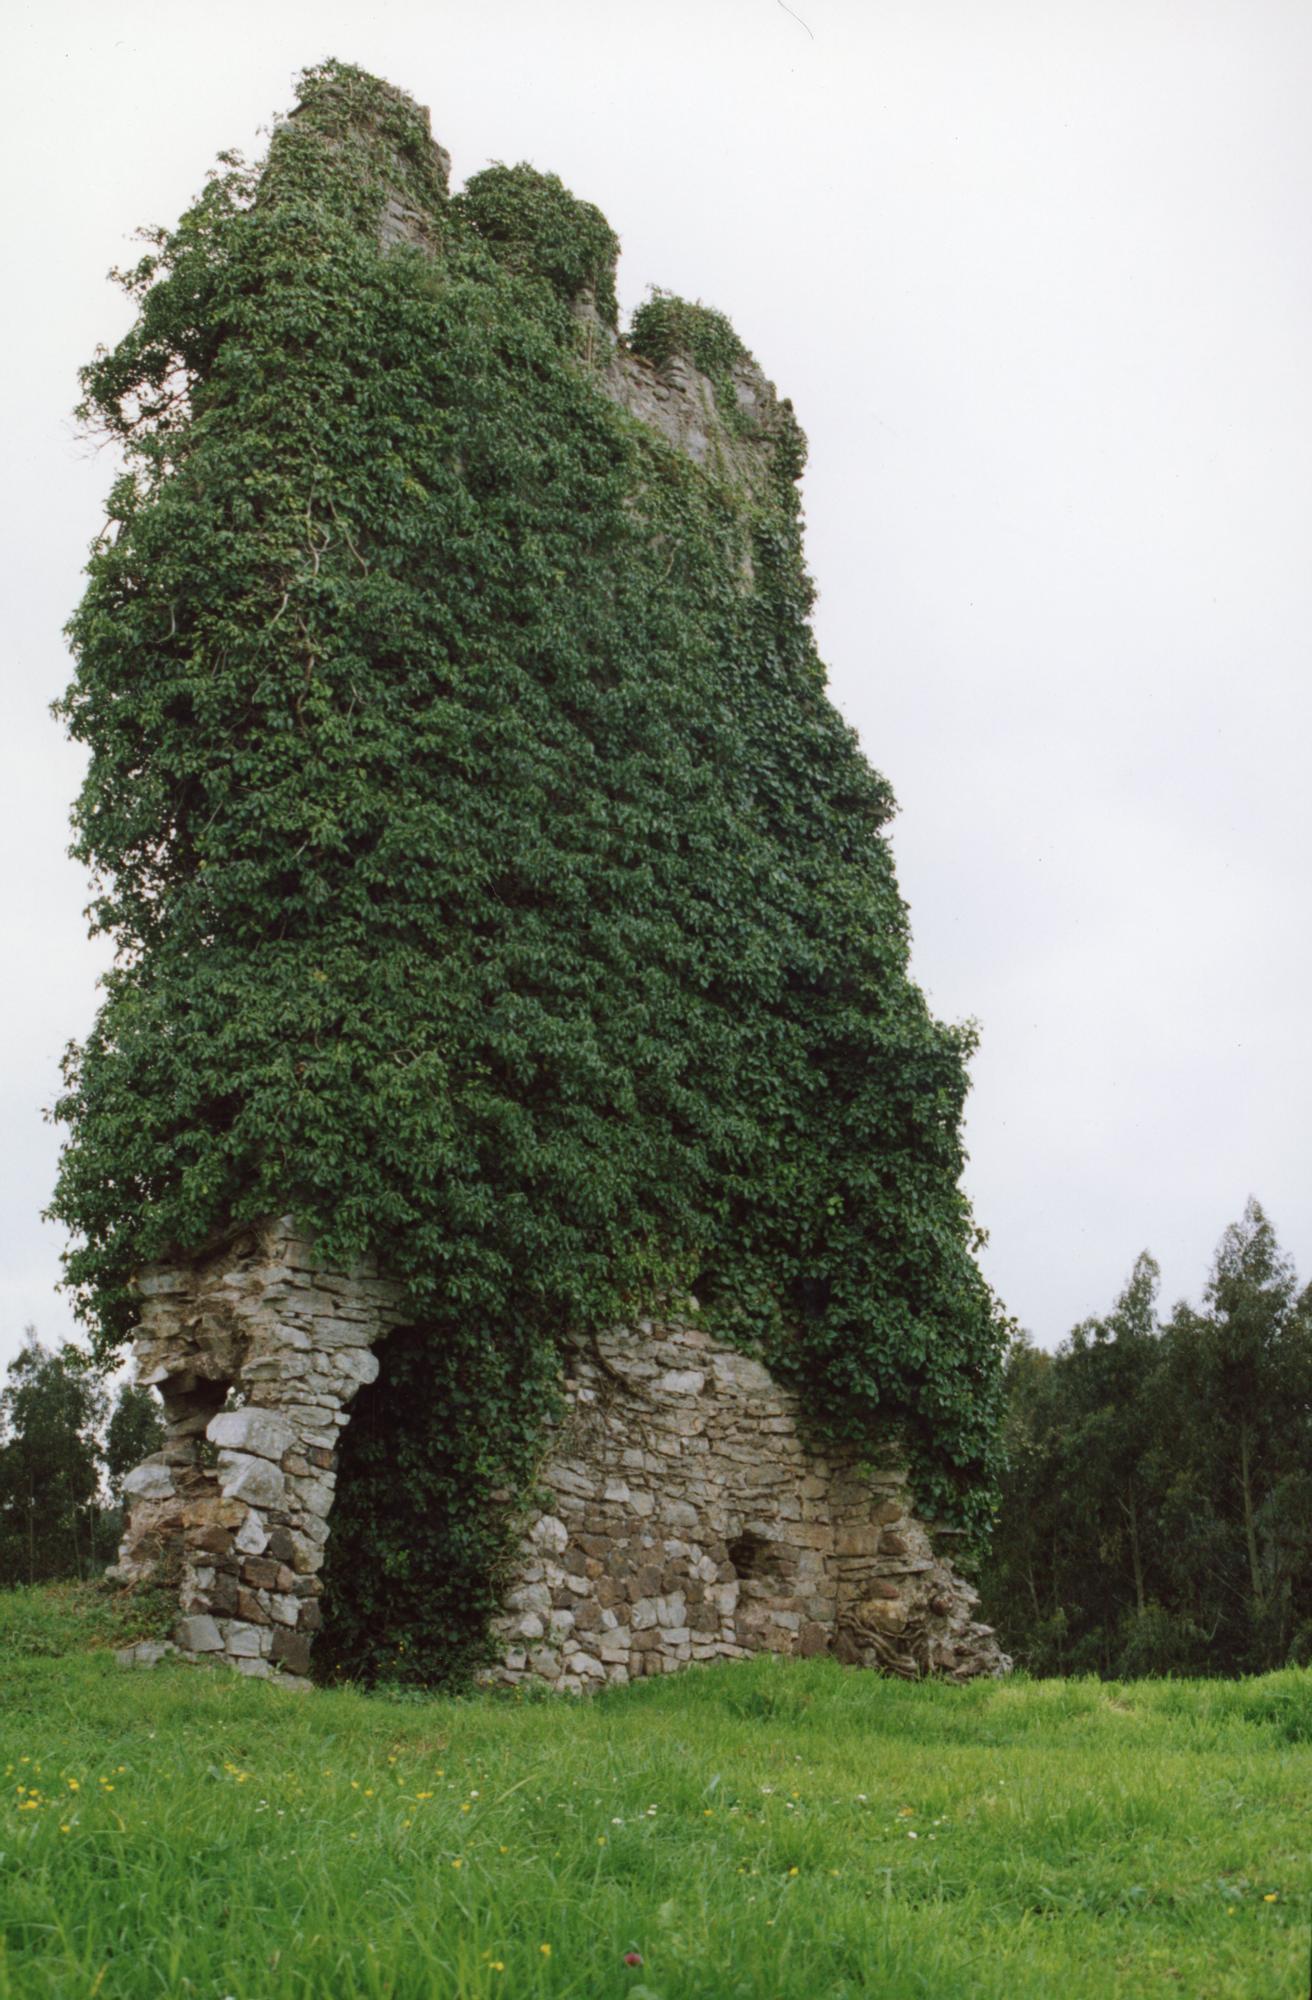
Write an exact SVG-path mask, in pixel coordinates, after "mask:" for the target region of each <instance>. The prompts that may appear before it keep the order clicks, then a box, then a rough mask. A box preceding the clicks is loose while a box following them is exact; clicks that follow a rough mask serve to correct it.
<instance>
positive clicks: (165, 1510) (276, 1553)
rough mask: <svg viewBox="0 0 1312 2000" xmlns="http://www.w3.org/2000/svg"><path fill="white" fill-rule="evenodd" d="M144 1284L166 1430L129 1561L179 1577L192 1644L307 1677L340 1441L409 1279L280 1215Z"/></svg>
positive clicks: (148, 1573)
mask: <svg viewBox="0 0 1312 2000" xmlns="http://www.w3.org/2000/svg"><path fill="white" fill-rule="evenodd" d="M137 1292H138V1295H139V1297H140V1300H141V1325H140V1326H139V1328H138V1329H137V1333H136V1338H135V1352H136V1362H137V1380H138V1381H139V1382H141V1383H143V1384H152V1385H153V1386H155V1387H156V1388H157V1389H158V1390H159V1392H160V1396H161V1399H162V1401H163V1404H164V1416H165V1439H164V1443H163V1445H162V1447H161V1448H160V1450H159V1451H157V1452H156V1453H154V1454H153V1455H152V1457H151V1458H149V1459H147V1460H146V1462H145V1464H144V1465H141V1466H138V1467H137V1468H136V1470H135V1471H133V1472H131V1473H130V1474H129V1475H128V1478H127V1479H126V1480H125V1482H124V1488H125V1492H126V1493H127V1496H128V1499H129V1503H130V1504H129V1517H128V1524H127V1531H126V1534H125V1537H124V1541H123V1546H122V1548H121V1550H120V1553H119V1561H118V1565H117V1569H116V1572H115V1573H116V1574H117V1576H118V1577H119V1578H120V1579H122V1580H124V1581H139V1580H144V1579H151V1580H164V1581H166V1582H167V1583H168V1584H169V1586H170V1588H176V1590H177V1593H178V1605H179V1611H180V1614H181V1615H180V1618H179V1622H178V1626H177V1631H176V1635H175V1637H176V1642H177V1644H178V1646H179V1648H180V1650H181V1651H182V1652H184V1653H186V1654H190V1655H192V1656H196V1657H200V1656H213V1657H214V1658H216V1659H225V1660H227V1661H228V1662H230V1663H231V1664H232V1665H233V1666H236V1667H238V1668H239V1669H240V1670H241V1671H242V1672H243V1673H247V1674H255V1675H267V1674H268V1673H270V1672H271V1671H272V1670H273V1669H274V1668H275V1667H277V1668H279V1669H280V1670H281V1671H282V1673H283V1674H284V1675H285V1676H287V1677H291V1678H297V1679H300V1678H303V1677H304V1676H305V1673H306V1670H307V1668H308V1666H309V1656H310V1644H311V1641H312V1637H313V1634H314V1632H315V1631H316V1630H317V1629H318V1626H319V1623H320V1615H321V1614H320V1609H319V1601H318V1600H319V1595H320V1588H321V1586H320V1580H319V1572H320V1570H321V1569H322V1567H323V1550H324V1544H325V1543H326V1541H327V1539H328V1515H329V1512H330V1510H331V1507H332V1502H333V1494H334V1491H335V1487H336V1467H337V1445H338V1439H339V1436H340V1434H341V1430H342V1427H343V1426H344V1425H345V1424H346V1422H347V1420H348V1413H349V1408H350V1404H351V1401H352V1399H353V1398H354V1396H355V1394H356V1392H357V1390H358V1389H359V1388H360V1386H361V1384H362V1383H366V1382H371V1381H373V1379H374V1378H375V1376H376V1375H377V1373H378V1362H377V1359H376V1358H375V1356H374V1354H373V1353H372V1351H371V1350H372V1348H373V1346H374V1344H375V1342H376V1341H377V1340H378V1339H379V1337H380V1335H382V1334H383V1333H384V1332H385V1331H387V1330H388V1329H389V1328H390V1327H392V1326H393V1325H395V1324H396V1323H397V1322H398V1320H399V1319H400V1317H401V1313H400V1308H399V1303H398V1301H399V1294H398V1289H397V1287H396V1286H395V1285H392V1284H390V1283H388V1282H387V1281H386V1280H383V1279H380V1278H378V1277H377V1276H376V1275H375V1274H374V1273H373V1272H372V1271H369V1270H364V1269H362V1270H359V1271H356V1272H352V1273H349V1274H340V1273H330V1272H324V1271H321V1270H319V1269H318V1268H317V1267H316V1264H315V1260H314V1255H313V1251H312V1249H311V1247H310V1245H309V1244H308V1243H307V1242H306V1241H305V1240H304V1238H302V1237H301V1236H299V1235H298V1233H297V1231H296V1229H295V1227H294V1225H293V1224H292V1223H291V1221H290V1219H288V1218H283V1219H281V1220H279V1221H273V1222H269V1223H267V1224H264V1225H262V1226H260V1227H259V1228H255V1229H251V1230H245V1231H242V1232H240V1233H235V1234H233V1235H232V1236H230V1237H229V1238H227V1239H226V1240H225V1241H224V1242H222V1243H221V1244H220V1245H218V1246H217V1247H211V1248H209V1249H208V1250H207V1251H206V1252H205V1253H203V1254H201V1255H198V1256H197V1257H195V1258H193V1259H191V1260H189V1261H187V1262H179V1263H177V1264H173V1265H169V1266H167V1267H157V1268H155V1269H153V1270H151V1271H148V1272H146V1273H144V1274H143V1275H142V1276H141V1278H140V1279H139V1280H138V1282H137Z"/></svg>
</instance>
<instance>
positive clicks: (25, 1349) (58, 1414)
mask: <svg viewBox="0 0 1312 2000" xmlns="http://www.w3.org/2000/svg"><path fill="white" fill-rule="evenodd" d="M106 1419H108V1434H107V1435H106ZM161 1435H162V1425H161V1423H160V1414H159V1403H158V1401H157V1399H156V1398H155V1397H153V1396H152V1395H151V1394H150V1393H149V1391H148V1390H144V1389H133V1388H129V1387H126V1386H122V1387H120V1388H119V1389H118V1391H117V1392H116V1394H115V1396H114V1399H113V1403H112V1406H111V1401H110V1397H109V1394H108V1392H107V1390H106V1389H105V1387H104V1383H103V1381H102V1379H101V1377H100V1375H99V1374H98V1373H97V1371H96V1370H95V1368H94V1367H93V1366H92V1364H91V1359H90V1356H89V1355H88V1354H87V1353H86V1352H85V1351H84V1350H82V1349H80V1348H78V1347H75V1346H73V1345H72V1344H71V1343H65V1345H63V1346H62V1347H59V1348H56V1349H53V1350H52V1349H50V1348H47V1347H43V1346H42V1345H41V1342H40V1341H39V1340H38V1339H37V1337H36V1334H35V1332H34V1330H33V1329H32V1328H30V1327H29V1328H28V1332H27V1339H26V1341H25V1342H24V1345H23V1346H22V1348H21V1349H20V1350H19V1352H18V1354H17V1355H16V1356H15V1357H14V1359H13V1360H12V1361H11V1362H10V1364H9V1368H8V1371H7V1381H6V1385H5V1387H4V1389H3V1390H0V1587H3V1586H5V1585H9V1584H15V1583H49V1582H52V1581H57V1580H60V1579H63V1578H67V1577H83V1578H85V1577H88V1576H91V1575H94V1574H95V1573H96V1572H97V1571H98V1570H99V1569H100V1568H101V1567H102V1565H103V1564H104V1563H106V1562H108V1561H109V1560H110V1558H111V1556H112V1555H113V1552H114V1549H115V1547H116V1544H117V1541H118V1535H119V1527H120V1520H119V1515H118V1512H117V1511H116V1507H115V1506H114V1505H113V1504H112V1502H111V1505H110V1506H109V1507H106V1504H105V1501H106V1494H105V1490H104V1474H105V1473H106V1472H108V1473H109V1474H110V1478H111V1481H112V1482H113V1484H114V1485H117V1481H118V1479H119V1478H121V1476H122V1473H123V1472H125V1471H127V1470H128V1468H129V1466H131V1465H136V1464H137V1463H138V1462H139V1461H140V1460H141V1459H142V1458H144V1457H145V1456H146V1454H147V1453H148V1452H151V1451H153V1450H154V1449H155V1447H156V1446H157V1445H158V1443H159V1442H160V1438H161ZM124 1450H126V1451H129V1452H130V1453H131V1454H132V1456H131V1457H129V1458H128V1459H127V1460H126V1462H125V1463H123V1464H121V1465H119V1463H118V1459H119V1457H121V1455H122V1452H123V1451H124Z"/></svg>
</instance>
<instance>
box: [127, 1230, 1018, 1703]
mask: <svg viewBox="0 0 1312 2000" xmlns="http://www.w3.org/2000/svg"><path fill="white" fill-rule="evenodd" d="M138 1291H139V1294H140V1297H141V1325H140V1328H139V1330H138V1333H137V1336H136V1357H137V1379H138V1381H140V1382H143V1383H150V1384H153V1385H154V1386H155V1387H156V1388H158V1390H159V1392H160V1395H161V1397H162V1399H163V1403H164V1413H165V1420H166V1426H167V1434H166V1438H165V1442H164V1444H163V1446H162V1448H161V1449H160V1450H159V1451H158V1452H156V1453H155V1454H154V1455H153V1456H152V1457H151V1458H149V1459H148V1460H147V1461H146V1462H145V1464H144V1465H141V1466H138V1467H137V1468H136V1470H135V1471H134V1472H132V1473H130V1474H129V1475H128V1478H127V1480H126V1481H125V1487H126V1491H127V1494H128V1499H129V1518H128V1525H127V1532H126V1535H125V1537H124V1541H123V1547H122V1550H121V1552H120V1557H119V1563H118V1569H117V1574H118V1576H119V1577H120V1578H121V1579H122V1580H123V1581H125V1582H142V1581H147V1580H150V1581H161V1580H162V1581H164V1582H166V1583H167V1584H168V1585H169V1587H170V1588H172V1589H176V1591H177V1594H178V1604H179V1621H178V1626H177V1630H176V1633H175V1641H176V1644H177V1646H178V1648H179V1650H180V1651H181V1652H182V1653H184V1654H185V1655H188V1656H190V1657H192V1658H200V1657H203V1656H212V1657H213V1658H215V1659H223V1660H226V1661H227V1662H228V1663H230V1664H231V1665H233V1666H235V1667H237V1668H239V1669H240V1670H241V1671H242V1672H243V1673H247V1674H259V1675H267V1674H269V1673H270V1672H272V1671H274V1670H275V1669H276V1670H278V1671H279V1672H280V1673H281V1674H282V1675H283V1676H284V1677H286V1678H288V1679H292V1680H303V1679H304V1677H305V1675H306V1672H307V1669H308V1667H309V1661H310V1647H311V1644H312V1641H313V1635H314V1633H315V1632H316V1631H317V1630H318V1628H319V1626H320V1624H321V1623H322V1610H321V1606H320V1603H319V1597H320V1581H319V1572H320V1570H321V1568H322V1566H323V1559H324V1544H325V1543H326V1541H327V1539H328V1533H329V1515H330V1512H331V1509H332V1503H333V1495H334V1489H335V1485H336V1447H337V1441H338V1437H339V1434H340V1432H341V1430H342V1428H343V1426H344V1425H345V1424H346V1423H347V1421H348V1412H349V1406H350V1403H351V1399H352V1398H353V1397H354V1395H355V1393H356V1390H357V1389H358V1388H359V1387H360V1386H361V1384H362V1383H365V1382H371V1381H373V1380H374V1379H375V1377H376V1376H377V1374H378V1369H379V1362H378V1358H377V1357H376V1355H374V1353H373V1352H372V1351H371V1350H372V1348H373V1347H374V1345H375V1344H376V1343H377V1342H378V1341H379V1340H380V1339H381V1338H382V1337H383V1336H384V1335H385V1334H387V1333H388V1332H389V1331H391V1329H392V1328H394V1327H396V1326H398V1325H400V1324H401V1323H402V1320H403V1317H404V1315H403V1312H402V1309H401V1304H400V1295H399V1293H398V1291H397V1288H396V1287H395V1286H394V1285H392V1284H390V1283H389V1282H388V1281H387V1280H385V1279H382V1278H379V1277H378V1276H377V1275H376V1274H375V1273H373V1272H372V1271H368V1270H364V1271H358V1272H355V1273H352V1274H350V1275H342V1274H340V1273H332V1272H324V1271H320V1270H318V1269H317V1268H316V1267H315V1262H314V1256H313V1252H312V1249H311V1247H310V1245H309V1244H308V1243H306V1242H305V1241H304V1240H303V1239H302V1238H300V1237H298V1236H297V1234H296V1232H295V1230H294V1229H293V1228H292V1226H291V1225H290V1223H288V1222H287V1221H285V1220H284V1221H281V1222H271V1223H269V1224H267V1225H266V1226H264V1227H263V1228H260V1229H253V1230H249V1231H246V1232H243V1233H242V1234H241V1235H237V1236H233V1237H231V1238H229V1239H228V1240H227V1241H225V1242H223V1243H221V1244H218V1245H215V1246H212V1247H211V1249H210V1250H209V1252H208V1253H206V1254H204V1255H201V1256H198V1257H197V1258H196V1259H194V1260H193V1261H191V1262H187V1263H179V1264H177V1265H174V1266H170V1267H168V1268H166V1269H157V1270H154V1271H151V1272H149V1273H147V1274H146V1275H145V1276H143V1277H142V1278H141V1279H140V1281H139V1284H138ZM567 1367H568V1372H567V1373H566V1375H565V1378H564V1397H565V1403H564V1415H563V1416H562V1418H561V1419H560V1421H559V1422H558V1423H557V1424H556V1425H555V1427H554V1428H553V1430H552V1431H551V1432H550V1433H549V1434H548V1439H547V1449H546V1453H545V1456H544V1460H543V1465H542V1468H541V1471H540V1474H539V1480H538V1491H539V1495H540V1496H542V1495H545V1496H548V1497H547V1498H546V1504H544V1505H541V1506H539V1507H537V1508H536V1509H535V1510H534V1511H533V1512H532V1513H531V1514H530V1515H529V1516H528V1517H527V1518H526V1519H525V1521H524V1523H523V1534H522V1539H521V1544H520V1548H519V1552H518V1556H517V1559H516V1560H515V1562H514V1564H513V1565H512V1573H511V1576H510V1578H509V1580H508V1587H507V1594H506V1598H505V1603H506V1611H505V1615H504V1616H503V1617H502V1619H501V1620H500V1621H499V1623H498V1626H497V1631H496V1648H495V1664H494V1665H493V1666H492V1667H491V1668H490V1669H489V1678H492V1679H494V1680H498V1681H503V1682H510V1683H518V1682H521V1681H524V1680H530V1679H532V1680H538V1681H541V1682H545V1683H548V1684H550V1685H552V1686H555V1687H559V1688H562V1689H567V1690H570V1691H577V1690H580V1689H583V1688H586V1687H588V1686H592V1685H599V1684H601V1683H602V1682H604V1681H625V1680H628V1679H630V1678H631V1677H633V1676H635V1675H639V1674H647V1673H657V1672H673V1671H674V1670H675V1669H677V1668H679V1667H682V1666H685V1665H687V1664H689V1663H691V1662H693V1661H697V1660H714V1659H742V1658H745V1657H746V1656H747V1655H748V1654H750V1653H755V1652H776V1653H801V1654H815V1653H823V1652H832V1653H834V1654H835V1655H836V1656H837V1657H838V1658H839V1659H841V1660H845V1661H847V1662H849V1663H851V1664H858V1665H867V1666H875V1667H881V1668H883V1669H885V1670H887V1671H891V1672H894V1673H900V1674H905V1675H918V1674H921V1673H938V1674H943V1675H946V1676H948V1677H950V1678H953V1679H966V1678H968V1677H970V1676H971V1675H974V1674H978V1673H996V1672H999V1671H1002V1670H1003V1669H1004V1667H1005V1664H1006V1663H1005V1662H1004V1661H1003V1659H1002V1657H1001V1655H1000V1654H999V1652H998V1649H997V1646H996V1644H995V1642H994V1640H993V1637H992V1634H991V1632H990V1631H989V1628H988V1627H987V1626H982V1625H979V1624H977V1623H976V1622H975V1619H974V1606H975V1593H974V1592H973V1590H971V1588H970V1586H969V1585H968V1584H966V1583H965V1582H964V1581H963V1580H962V1579H961V1578H960V1577H958V1576H957V1575H956V1574H955V1572H954V1571H953V1570H952V1568H951V1566H950V1564H949V1563H947V1562H946V1561H945V1560H944V1559H943V1558H942V1556H941V1555H938V1554H936V1553H935V1551H934V1548H933V1546H932V1543H931V1540H930V1536H929V1532H928V1531H927V1529H926V1528H925V1527H924V1525H923V1524H922V1523H921V1522H919V1521H917V1520H916V1519H915V1517H914V1515H913V1514H912V1512H911V1508H910V1502H909V1497H908V1494H907V1490H906V1482H905V1477H904V1475H903V1474H902V1473H900V1472H899V1471H897V1470H896V1469H885V1470H883V1471H878V1472H872V1471H871V1470H870V1469H869V1468H868V1467H865V1466H862V1465H861V1464H860V1463H859V1461H858V1459H857V1457H856V1455H855V1453H851V1452H849V1453H833V1452H823V1453H822V1452H819V1451H817V1450H816V1449H815V1448H814V1447H812V1446H810V1445H809V1444H808V1442H807V1440H806V1438H805V1435H804V1431H803V1428H802V1424H801V1420H800V1413H799V1410H798V1407H797V1404H796V1401H795V1399H794V1398H793V1397H792V1396H791V1394H789V1393H788V1392H787V1391H785V1390H784V1389H781V1388H780V1387H779V1385H778V1384H777V1383H775V1382H774V1381H773V1380H772V1379H771V1377H770V1375H769V1374H768V1373H767V1372H766V1370H765V1369H764V1368H763V1367H762V1366H761V1365H760V1363H759V1362H756V1361H753V1360H750V1359H749V1358H748V1357H746V1356H745V1355H742V1354H739V1353H737V1352H736V1351H735V1350H734V1349H732V1348H728V1347H725V1346H724V1345H722V1344H721V1343H718V1342H716V1341H714V1340H713V1339H712V1338H711V1337H710V1336H709V1335H708V1334H707V1333H705V1332H704V1331H703V1330H702V1329H701V1328H700V1327H699V1326H698V1325H696V1324H695V1321H694V1320H693V1319H692V1318H684V1319H679V1318H674V1317H671V1318H668V1319H667V1320H665V1321H663V1322H662V1323H661V1324H659V1325H655V1324H653V1323H652V1322H651V1321H643V1322H641V1323H640V1324H639V1326H638V1327H637V1328H635V1329H631V1330H630V1329H617V1330H615V1331H613V1332H610V1333H607V1334H605V1335H603V1336H601V1337H600V1338H599V1339H598V1340H597V1341H596V1342H595V1344H593V1345H592V1346H591V1347H589V1348H588V1349H586V1350H579V1351H577V1352H575V1353H574V1354H573V1355H572V1356H571V1357H570V1359H569V1362H568V1364H567Z"/></svg>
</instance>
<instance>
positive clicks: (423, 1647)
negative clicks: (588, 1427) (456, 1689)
mask: <svg viewBox="0 0 1312 2000" xmlns="http://www.w3.org/2000/svg"><path fill="white" fill-rule="evenodd" d="M444 1334H445V1329H444V1328H442V1327H441V1326H433V1325H422V1326H418V1325H416V1326H401V1327H397V1328H396V1329H395V1331H393V1332H391V1333H389V1334H387V1335H386V1336H385V1337H384V1338H383V1339H382V1340H381V1341H380V1342H379V1343H378V1344H377V1346H376V1348H375V1350H374V1352H375V1353H376V1355H377V1357H378V1362H379V1372H378V1377H377V1380H376V1381H374V1382H372V1383H369V1384H367V1385H366V1386H365V1387H363V1388H362V1389H361V1390H360V1391H359V1393H358V1395H357V1396H356V1397H355V1400H354V1402H353V1403H352V1406H351V1419H350V1422H349V1424H347V1425H346V1427H345V1429H344V1430H343V1432H342V1436H341V1442H340V1445H339V1448H338V1461H337V1486H336V1493H335V1497H334V1501H333V1509H332V1515H331V1518H330V1521H329V1536H328V1542H327V1545H326V1549H325V1562H324V1568H323V1572H322V1583H323V1595H322V1599H321V1605H322V1612H323V1626H322V1629H321V1631H320V1632H319V1635H318V1637H317V1638H316V1640H315V1645H314V1654H313V1662H312V1668H311V1671H312V1673H313V1676H314V1678H315V1679H316V1680H318V1681H320V1682H333V1681H343V1680H351V1681H360V1682H363V1683H365V1684H366V1685H374V1684H377V1683H378V1682H380V1681H381V1682H389V1681H393V1682H402V1683H405V1684H408V1685H411V1686H422V1687H436V1686H441V1685H443V1684H445V1683H447V1682H454V1681H456V1680H458V1679H460V1678H461V1677H462V1676H464V1675H467V1674H468V1672H469V1669H470V1668H471V1667H473V1666H477V1665H480V1664H481V1663H482V1662H483V1660H484V1659H485V1658H486V1657H487V1642H486V1633H487V1625H488V1620H489V1619H490V1618H491V1617H492V1616H493V1615H494V1614H495V1612H496V1611H497V1610H498V1609H499V1607H500V1597H501V1591H502V1588H503V1584H504V1577H505V1566H506V1560H507V1556H508V1554H509V1548H510V1542H511V1536H510V1532H509V1520H510V1513H511V1503H512V1501H513V1499H514V1497H515V1496H516V1495H517V1494H518V1493H519V1492H520V1491H521V1490H522V1487H523V1484H524V1482H525V1479H526V1477H527V1472H528V1469H529V1467H530V1465H531V1454H532V1449H533V1445H534V1443H535V1440H536V1421H535V1420H534V1418H535V1412H534V1411H533V1410H532V1409H531V1408H530V1407H526V1406H527V1405H529V1403H530V1392H531V1386H532V1374H531V1370H523V1371H521V1370H517V1368H516V1366H515V1361H516V1357H515V1356H514V1355H511V1354H507V1353H506V1352H505V1351H504V1350H502V1349H501V1348H499V1347H498V1346H497V1345H496V1344H495V1343H493V1342H492V1341H488V1342H486V1343H484V1344H483V1345H482V1346H481V1347H479V1346H477V1345H475V1344H474V1343H471V1342H470V1341H469V1340H468V1339H467V1338H466V1339H463V1340H460V1341H457V1340H454V1339H452V1338H449V1337H444ZM526 1376H527V1378H528V1386H527V1387H526V1386H525V1377H526ZM538 1409H539V1410H540V1392H539V1397H538Z"/></svg>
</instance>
